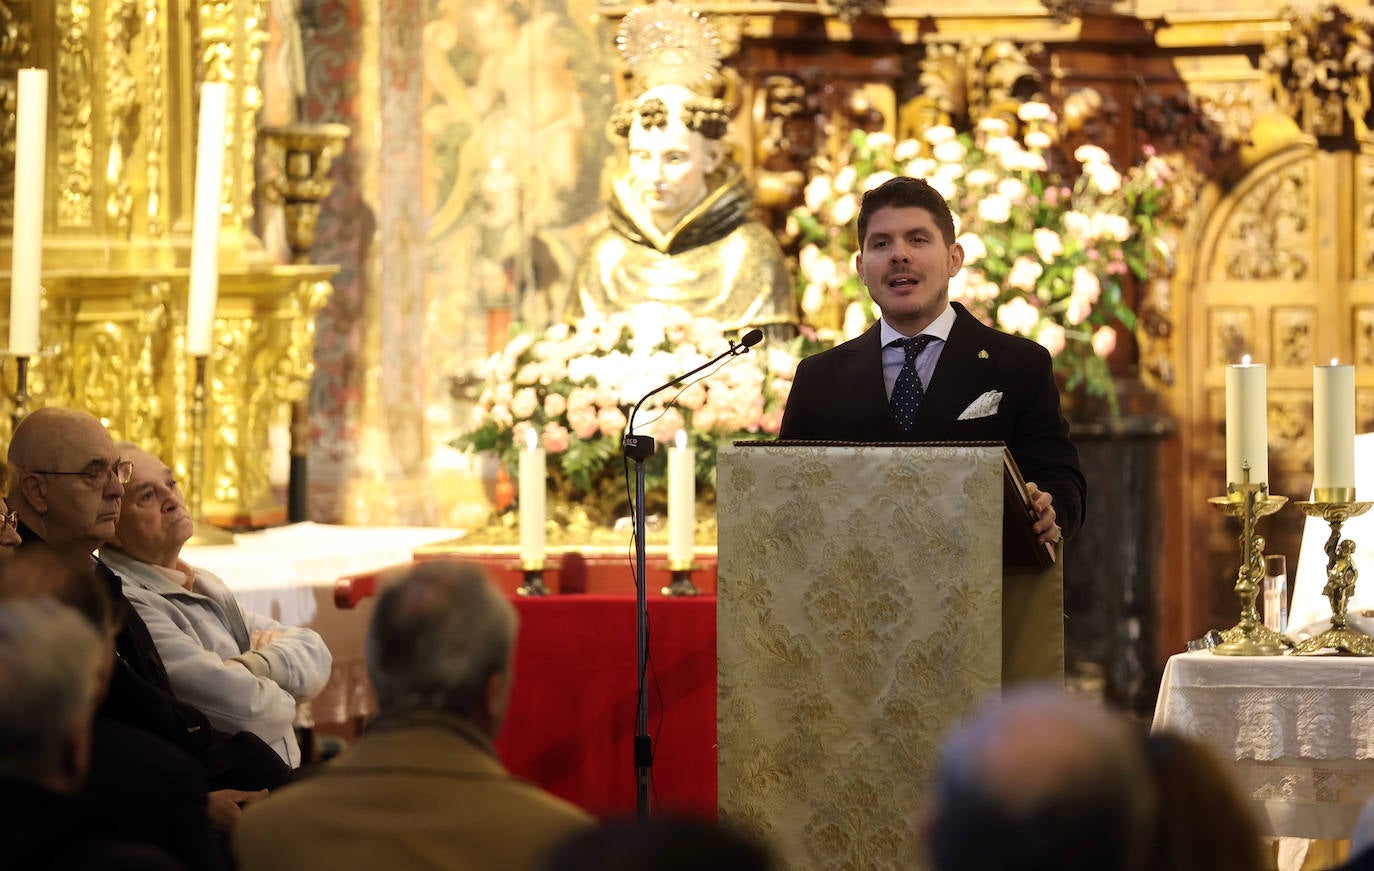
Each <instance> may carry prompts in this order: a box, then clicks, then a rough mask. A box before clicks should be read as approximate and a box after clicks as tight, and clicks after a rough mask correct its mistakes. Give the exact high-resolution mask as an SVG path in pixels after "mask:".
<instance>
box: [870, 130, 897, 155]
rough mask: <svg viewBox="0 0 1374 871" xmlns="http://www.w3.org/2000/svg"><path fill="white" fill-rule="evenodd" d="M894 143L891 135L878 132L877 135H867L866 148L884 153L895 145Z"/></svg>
mask: <svg viewBox="0 0 1374 871" xmlns="http://www.w3.org/2000/svg"><path fill="white" fill-rule="evenodd" d="M896 142H897V140H895V139H893V138H892V135H891V134H889V133H883V132H882V131H879V132H877V133H870V134H868V147H869V148H871V149H873V150H874V151H886V150H887V149H889V148H891V147H892V146H893V145H895V144H896Z"/></svg>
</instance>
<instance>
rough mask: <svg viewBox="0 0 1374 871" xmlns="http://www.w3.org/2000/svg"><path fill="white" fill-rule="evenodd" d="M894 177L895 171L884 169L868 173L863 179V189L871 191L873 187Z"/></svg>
mask: <svg viewBox="0 0 1374 871" xmlns="http://www.w3.org/2000/svg"><path fill="white" fill-rule="evenodd" d="M896 177H897V174H896V173H895V172H888V171H887V170H885V169H882V170H879V171H877V172H875V173H873V174H872V175H870V176H869V177H868V178H866V179H864V191H865V192H867V191H871V190H873V189H874V188H875V187H878V186H879V185H881V184H885V183H886V182H889V181H891V180H892V179H894V178H896Z"/></svg>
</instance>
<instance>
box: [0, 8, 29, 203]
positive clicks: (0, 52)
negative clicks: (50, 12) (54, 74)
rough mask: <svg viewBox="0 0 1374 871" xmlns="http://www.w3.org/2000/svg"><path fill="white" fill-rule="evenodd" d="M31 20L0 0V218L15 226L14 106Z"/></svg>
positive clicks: (27, 53) (27, 54) (26, 54)
mask: <svg viewBox="0 0 1374 871" xmlns="http://www.w3.org/2000/svg"><path fill="white" fill-rule="evenodd" d="M29 31H30V28H29V23H28V22H27V21H19V20H18V19H17V18H16V17H15V15H14V12H13V11H11V10H10V8H9V6H8V5H7V4H6V3H4V2H0V70H3V71H4V74H3V75H0V106H4V107H5V112H4V114H3V116H0V117H3V120H4V134H5V135H4V139H3V140H0V218H3V219H4V226H5V227H6V228H11V227H13V226H14V149H15V140H16V137H15V129H14V125H15V118H14V108H15V105H16V103H17V101H18V96H19V91H18V87H17V84H16V82H17V79H18V75H19V73H18V70H19V67H20V66H22V65H23V61H24V60H25V59H26V58H28V56H29V51H30V47H31V46H30V42H29Z"/></svg>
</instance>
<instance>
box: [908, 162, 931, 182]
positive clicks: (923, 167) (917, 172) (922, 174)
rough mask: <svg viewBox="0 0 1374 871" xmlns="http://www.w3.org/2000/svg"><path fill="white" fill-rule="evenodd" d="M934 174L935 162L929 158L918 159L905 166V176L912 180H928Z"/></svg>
mask: <svg viewBox="0 0 1374 871" xmlns="http://www.w3.org/2000/svg"><path fill="white" fill-rule="evenodd" d="M934 173H935V161H933V160H931V159H930V158H929V157H918V158H916V159H915V160H913V161H911V162H910V163H908V164H907V165H906V174H907V175H909V176H911V177H912V178H929V177H930V176H931V175H933V174H934Z"/></svg>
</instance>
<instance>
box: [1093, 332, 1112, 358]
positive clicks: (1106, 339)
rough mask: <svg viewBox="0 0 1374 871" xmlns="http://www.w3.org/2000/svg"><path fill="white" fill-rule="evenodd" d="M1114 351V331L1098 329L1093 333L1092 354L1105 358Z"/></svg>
mask: <svg viewBox="0 0 1374 871" xmlns="http://www.w3.org/2000/svg"><path fill="white" fill-rule="evenodd" d="M1114 350H1116V330H1114V329H1112V328H1111V327H1098V328H1097V331H1096V332H1094V333H1093V353H1094V354H1096V355H1097V356H1099V357H1107V356H1109V355H1110V354H1111V353H1112V351H1114Z"/></svg>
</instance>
